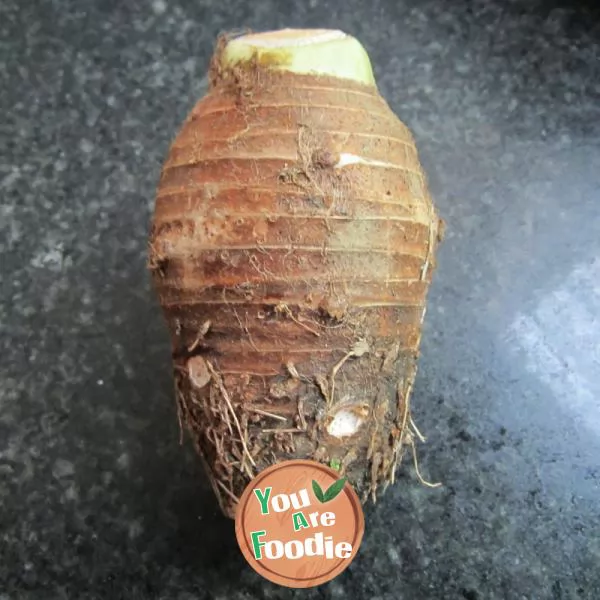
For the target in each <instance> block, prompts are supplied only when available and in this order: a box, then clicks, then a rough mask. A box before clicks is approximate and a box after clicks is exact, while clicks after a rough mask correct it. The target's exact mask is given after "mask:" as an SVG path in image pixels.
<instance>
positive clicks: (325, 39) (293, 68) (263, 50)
mask: <svg viewBox="0 0 600 600" xmlns="http://www.w3.org/2000/svg"><path fill="white" fill-rule="evenodd" d="M253 59H254V60H257V62H258V64H260V65H264V66H265V67H266V68H269V69H273V70H276V71H289V72H291V73H298V74H314V75H327V76H330V77H338V78H340V79H350V80H352V81H356V82H358V83H363V84H365V85H375V79H374V77H373V70H372V68H371V61H370V60H369V55H368V54H367V52H366V50H365V49H364V48H363V46H362V45H361V43H360V42H359V41H358V40H356V39H355V38H353V37H351V36H349V35H347V34H345V33H343V32H342V31H337V30H335V29H281V30H279V31H268V32H265V33H253V34H249V35H244V36H242V37H238V38H235V39H233V40H230V41H229V42H228V43H227V45H226V47H225V49H224V51H223V55H222V57H221V62H222V65H223V66H224V67H230V66H233V65H235V64H239V63H244V62H248V61H250V60H253Z"/></svg>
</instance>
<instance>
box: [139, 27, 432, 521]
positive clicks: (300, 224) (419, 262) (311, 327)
mask: <svg viewBox="0 0 600 600" xmlns="http://www.w3.org/2000/svg"><path fill="white" fill-rule="evenodd" d="M209 78H210V89H209V91H208V94H207V95H206V96H205V97H204V98H202V99H201V100H200V101H199V102H198V103H197V104H196V106H195V107H194V108H193V110H192V112H191V114H190V115H189V117H188V118H187V120H186V121H185V123H184V125H183V127H182V129H181V131H180V132H179V134H178V135H177V137H176V139H175V141H174V142H173V144H172V146H171V149H170V151H169V154H168V157H167V160H166V162H165V164H164V168H163V170H162V174H161V178H160V183H159V186H158V193H157V198H156V209H155V214H154V222H153V227H152V233H151V239H150V268H151V270H152V275H153V280H154V283H155V287H156V290H157V292H158V295H159V298H160V302H161V305H162V308H163V311H164V314H165V316H166V320H167V323H168V326H169V330H170V334H171V339H172V347H173V362H174V376H175V382H176V397H177V407H178V411H179V419H180V423H181V424H182V426H183V427H184V428H186V429H187V430H188V431H189V433H190V434H191V437H192V438H193V441H194V444H195V447H196V449H197V451H198V453H199V454H200V456H201V457H202V459H203V462H204V464H205V467H206V471H207V473H208V475H209V477H210V480H211V483H212V485H213V488H214V492H215V494H216V496H217V498H218V501H219V504H220V506H221V509H222V510H223V512H224V513H225V514H226V515H228V516H231V517H233V516H234V515H235V508H236V503H237V500H238V498H239V496H240V495H241V493H242V491H243V489H244V488H245V486H246V485H247V483H248V482H249V480H250V479H251V478H252V477H253V476H254V475H256V474H257V473H258V472H259V471H260V470H262V469H264V468H266V467H267V466H269V465H271V464H273V463H274V462H277V461H283V460H287V459H293V458H302V459H313V460H316V461H321V462H324V463H326V464H329V465H332V466H334V468H336V469H339V471H340V472H341V473H342V474H344V475H345V476H347V477H348V479H349V481H350V482H351V483H352V485H353V486H354V488H355V489H356V490H357V491H358V492H359V494H361V496H362V498H363V501H364V500H366V499H367V498H368V497H372V498H373V500H375V499H376V495H377V491H378V489H380V488H381V487H384V488H385V487H386V486H387V484H388V483H390V482H393V481H394V473H395V471H396V468H397V466H398V464H399V462H400V460H401V458H402V455H403V453H404V450H405V449H406V448H409V449H411V448H412V450H413V456H414V438H415V436H417V437H419V436H420V434H419V432H418V430H417V429H416V426H415V425H414V423H413V421H412V419H411V413H410V405H409V399H410V393H411V389H412V386H413V382H414V379H415V372H416V366H417V358H418V354H419V342H420V337H421V327H422V323H423V318H424V316H425V302H426V294H427V290H428V287H429V284H430V281H431V275H432V271H433V269H434V263H435V251H436V246H437V244H438V241H439V240H440V238H441V221H440V220H439V218H438V216H437V214H436V211H435V209H434V206H433V203H432V200H431V198H430V195H429V193H428V190H427V185H426V180H425V175H424V173H423V170H422V168H421V165H420V163H419V159H418V155H417V150H416V148H415V143H414V139H413V137H412V135H411V133H410V132H409V130H408V129H407V127H406V126H405V125H404V124H403V123H401V122H400V121H399V120H398V118H397V117H396V116H395V115H394V114H393V112H392V111H391V110H390V108H389V106H388V105H387V103H386V102H385V100H384V99H383V98H382V97H381V96H380V94H379V92H378V90H377V87H376V84H375V81H374V79H373V74H372V71H371V66H370V62H369V58H368V56H367V54H366V52H365V50H364V49H363V47H362V46H361V45H360V44H359V43H358V42H357V41H356V40H355V39H354V38H352V37H350V36H348V35H345V34H343V33H342V32H339V31H331V30H282V31H275V32H268V33H262V34H248V35H244V36H242V37H237V38H233V39H227V38H224V39H222V40H220V42H219V43H218V44H217V48H216V51H215V54H214V57H213V59H212V63H211V68H210V73H209ZM416 465H417V463H416V459H415V466H416ZM417 475H418V476H419V478H420V475H419V474H418V468H417Z"/></svg>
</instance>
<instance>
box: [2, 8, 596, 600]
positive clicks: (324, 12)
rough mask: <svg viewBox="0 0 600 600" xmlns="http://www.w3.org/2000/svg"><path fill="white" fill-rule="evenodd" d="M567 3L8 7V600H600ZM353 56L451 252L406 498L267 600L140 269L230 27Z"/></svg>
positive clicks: (586, 167)
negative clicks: (188, 428)
mask: <svg viewBox="0 0 600 600" xmlns="http://www.w3.org/2000/svg"><path fill="white" fill-rule="evenodd" d="M594 5H595V3H594V2H591V1H590V2H588V3H582V2H576V3H570V2H567V1H566V0H554V1H547V2H542V1H541V0H538V1H527V0H511V1H508V0H488V1H484V0H472V1H469V0H457V1H455V2H443V1H442V0H424V1H423V0H420V1H417V0H398V1H395V0H385V1H384V0H371V1H370V2H368V3H364V2H360V1H359V0H347V1H346V2H344V3H334V2H330V1H328V2H325V1H323V2H321V1H317V0H309V1H307V2H298V3H285V4H283V3H277V2H275V0H257V1H256V2H248V3H247V2H242V1H238V0H224V1H223V2H221V3H211V2H207V1H206V0H193V1H192V0H189V1H187V0H170V1H168V2H167V1H166V0H154V1H146V0H137V1H135V2H133V1H132V2H119V1H117V0H88V1H80V2H75V1H70V2H69V1H64V0H63V1H58V0H46V1H45V2H41V1H35V2H33V1H32V2H23V1H19V0H5V1H4V2H2V4H0V84H1V85H0V114H1V115H2V118H1V119H0V156H1V160H0V191H1V204H0V261H1V262H0V264H1V271H0V275H1V289H2V292H1V303H0V344H1V346H0V347H1V350H2V360H1V361H0V600H20V599H43V600H53V599H55V598H56V599H63V598H67V599H80V598H81V599H87V598H90V599H92V598H94V599H96V598H98V599H100V598H102V599H104V598H106V599H111V600H117V599H120V598H126V599H169V600H192V599H204V598H214V599H215V600H217V599H225V598H227V599H228V600H250V599H254V598H311V599H312V598H314V599H316V598H325V599H334V598H357V599H363V598H364V599H369V600H396V599H403V598H405V599H416V598H418V599H442V598H443V599H466V600H483V599H487V598H510V599H512V598H515V599H521V598H526V599H552V600H557V599H579V598H585V599H590V600H596V599H598V598H600V568H599V567H600V464H599V459H598V457H599V456H600V347H599V344H598V342H599V340H600V320H599V315H600V287H599V286H600V284H599V281H600V236H599V235H598V232H599V231H600V210H598V207H599V203H600V191H599V190H600V137H599V136H600V102H599V101H600V72H599V71H600V61H599V58H600V41H599V40H600V37H599V34H600V26H599V23H600V15H599V14H598V10H597V9H596V8H594ZM243 26H249V27H251V28H255V29H267V28H278V27H283V26H296V27H297V26H325V27H335V28H341V29H344V30H346V31H348V32H350V33H352V34H354V35H356V36H357V37H359V38H360V39H361V40H362V41H363V43H364V44H365V46H366V47H367V48H368V50H369V52H370V53H371V56H372V59H373V63H374V67H375V70H376V74H377V77H378V81H379V85H380V88H381V91H382V93H383V94H384V96H385V97H386V98H387V99H388V101H389V102H390V104H391V106H392V107H393V109H394V110H395V111H396V112H397V113H398V114H399V115H400V117H401V118H402V119H403V120H404V121H405V122H406V123H407V124H408V125H409V126H410V127H411V129H412V130H413V132H414V134H415V137H416V139H417V143H418V145H419V148H420V151H421V157H422V161H423V164H424V167H425V169H426V170H427V172H428V174H429V179H430V184H431V189H432V192H433V195H434V196H435V199H436V202H437V205H438V207H439V210H440V213H441V214H442V216H443V217H444V218H445V219H446V221H447V236H446V240H445V243H444V244H443V246H442V248H441V252H440V256H439V269H438V272H437V274H436V277H435V282H434V285H433V287H432V290H431V294H430V305H429V310H428V316H427V319H426V324H425V331H424V338H423V348H422V350H423V352H422V360H421V364H420V371H419V375H418V379H417V383H416V387H415V390H414V396H413V406H414V411H415V416H416V418H417V422H418V424H419V426H420V428H421V429H422V430H423V431H424V432H426V433H427V434H428V442H427V444H424V445H422V446H421V447H420V461H421V467H422V469H423V471H424V472H426V473H427V474H428V476H430V477H431V478H433V479H440V480H442V481H443V482H444V486H443V487H442V488H440V489H436V490H430V489H427V488H425V487H423V486H421V485H419V484H418V482H417V481H416V478H415V476H414V472H413V470H412V468H411V467H410V465H409V464H407V465H406V466H405V468H404V470H403V472H402V475H401V476H400V478H399V483H398V484H397V485H396V486H395V487H394V488H393V489H390V490H388V492H387V493H386V495H385V496H384V497H383V498H382V499H381V502H380V503H379V504H378V505H377V506H376V507H375V508H373V507H371V506H369V507H367V509H366V523H367V528H366V534H365V538H364V542H363V546H362V548H361V550H360V552H359V555H358V557H357V558H356V560H355V561H354V562H353V563H352V565H351V566H350V567H349V568H348V570H347V571H346V572H344V573H343V574H342V575H341V576H340V577H338V578H337V579H335V580H334V581H333V582H331V583H329V584H326V585H324V586H322V587H320V588H316V589H312V590H306V591H294V590H287V589H284V588H278V587H277V586H275V585H272V584H270V583H267V582H265V581H264V580H262V579H261V578H260V577H259V576H258V575H256V574H255V573H254V571H252V570H251V569H250V568H249V567H248V566H247V565H246V563H245V562H244V559H243V557H242V556H241V554H240V552H239V550H238V548H237V545H236V542H235V537H234V532H233V525H232V522H230V521H228V520H226V519H224V518H222V517H221V516H219V514H218V513H217V506H216V503H215V501H214V499H213V496H212V492H211V490H210V487H209V485H208V484H207V481H206V479H205V477H204V475H203V472H202V469H201V466H200V465H199V463H198V461H197V460H196V458H195V455H194V453H193V451H192V449H191V447H190V444H189V443H185V444H184V446H183V448H182V447H180V445H179V432H178V426H177V419H176V410H175V405H174V402H173V391H172V390H173V388H172V380H171V372H170V356H169V341H168V336H167V332H166V327H165V325H164V323H163V320H162V316H161V313H160V310H159V307H158V304H157V301H156V298H155V296H154V294H153V292H152V290H151V288H150V282H149V276H148V274H147V272H146V269H145V260H146V256H145V255H146V239H147V234H148V226H149V217H150V214H151V211H152V207H153V202H154V198H153V194H154V189H155V186H156V183H157V180H158V176H159V171H160V166H161V162H162V159H163V157H164V156H165V154H166V151H167V148H168V144H169V142H170V140H171V139H172V137H173V136H174V135H175V133H176V131H177V128H178V126H179V124H180V123H181V122H182V120H183V119H184V117H185V116H186V114H187V112H188V111H189V109H190V108H191V107H192V105H193V104H194V102H195V100H196V99H197V98H198V97H199V96H200V95H201V93H202V89H203V86H204V82H205V80H204V79H203V75H204V73H205V70H206V67H207V61H208V58H209V56H210V53H211V51H212V44H213V42H214V39H215V37H216V35H217V34H218V33H219V32H220V31H222V30H226V29H231V28H239V27H243Z"/></svg>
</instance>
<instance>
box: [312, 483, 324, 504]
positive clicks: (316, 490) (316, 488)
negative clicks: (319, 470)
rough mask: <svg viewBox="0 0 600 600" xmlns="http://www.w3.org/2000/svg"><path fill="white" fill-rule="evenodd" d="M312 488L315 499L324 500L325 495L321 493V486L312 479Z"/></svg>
mask: <svg viewBox="0 0 600 600" xmlns="http://www.w3.org/2000/svg"><path fill="white" fill-rule="evenodd" d="M312 488H313V492H314V493H315V496H316V497H317V500H318V501H319V502H325V496H324V494H323V490H322V489H321V486H320V485H319V484H318V483H317V482H316V481H315V480H314V479H313V482H312Z"/></svg>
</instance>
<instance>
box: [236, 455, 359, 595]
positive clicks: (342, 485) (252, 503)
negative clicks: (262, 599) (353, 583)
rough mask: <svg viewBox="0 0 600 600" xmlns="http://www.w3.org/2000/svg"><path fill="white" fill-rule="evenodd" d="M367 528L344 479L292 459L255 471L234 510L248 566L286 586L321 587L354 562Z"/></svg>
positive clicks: (318, 466) (322, 467) (238, 538)
mask: <svg viewBox="0 0 600 600" xmlns="http://www.w3.org/2000/svg"><path fill="white" fill-rule="evenodd" d="M364 530H365V520H364V515H363V511H362V506H361V504H360V501H359V499H358V496H357V495H356V492H355V491H354V490H353V489H352V487H351V486H350V484H349V483H347V482H346V479H345V477H340V474H339V473H338V472H337V471H335V470H333V469H330V468H329V467H326V466H324V465H322V464H320V463H317V462H313V461H310V460H290V461H286V462H283V463H279V464H276V465H273V466H272V467H269V468H268V469H265V470H264V471H262V472H261V473H259V474H258V475H257V476H256V477H255V478H254V480H253V481H251V482H250V484H249V485H248V487H247V488H246V489H245V491H244V493H243V495H242V497H241V499H240V502H239V505H238V507H237V511H236V518H235V533H236V536H237V540H238V544H239V545H240V548H241V550H242V553H243V554H244V556H245V557H246V560H247V561H248V562H249V563H250V566H252V568H253V569H254V570H255V571H257V572H258V573H260V574H261V575H262V576H263V577H265V578H266V579H268V580H270V581H272V582H274V583H277V584H280V585H285V586H287V587H294V588H307V587H312V586H315V585H320V584H322V583H325V582H327V581H329V580H331V579H333V578H334V577H336V576H337V575H338V574H339V573H341V572H342V571H343V570H344V569H345V568H346V567H347V566H348V565H349V564H350V563H351V562H352V560H353V559H354V557H355V556H356V553H357V552H358V548H359V546H360V542H361V540H362V537H363V533H364Z"/></svg>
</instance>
